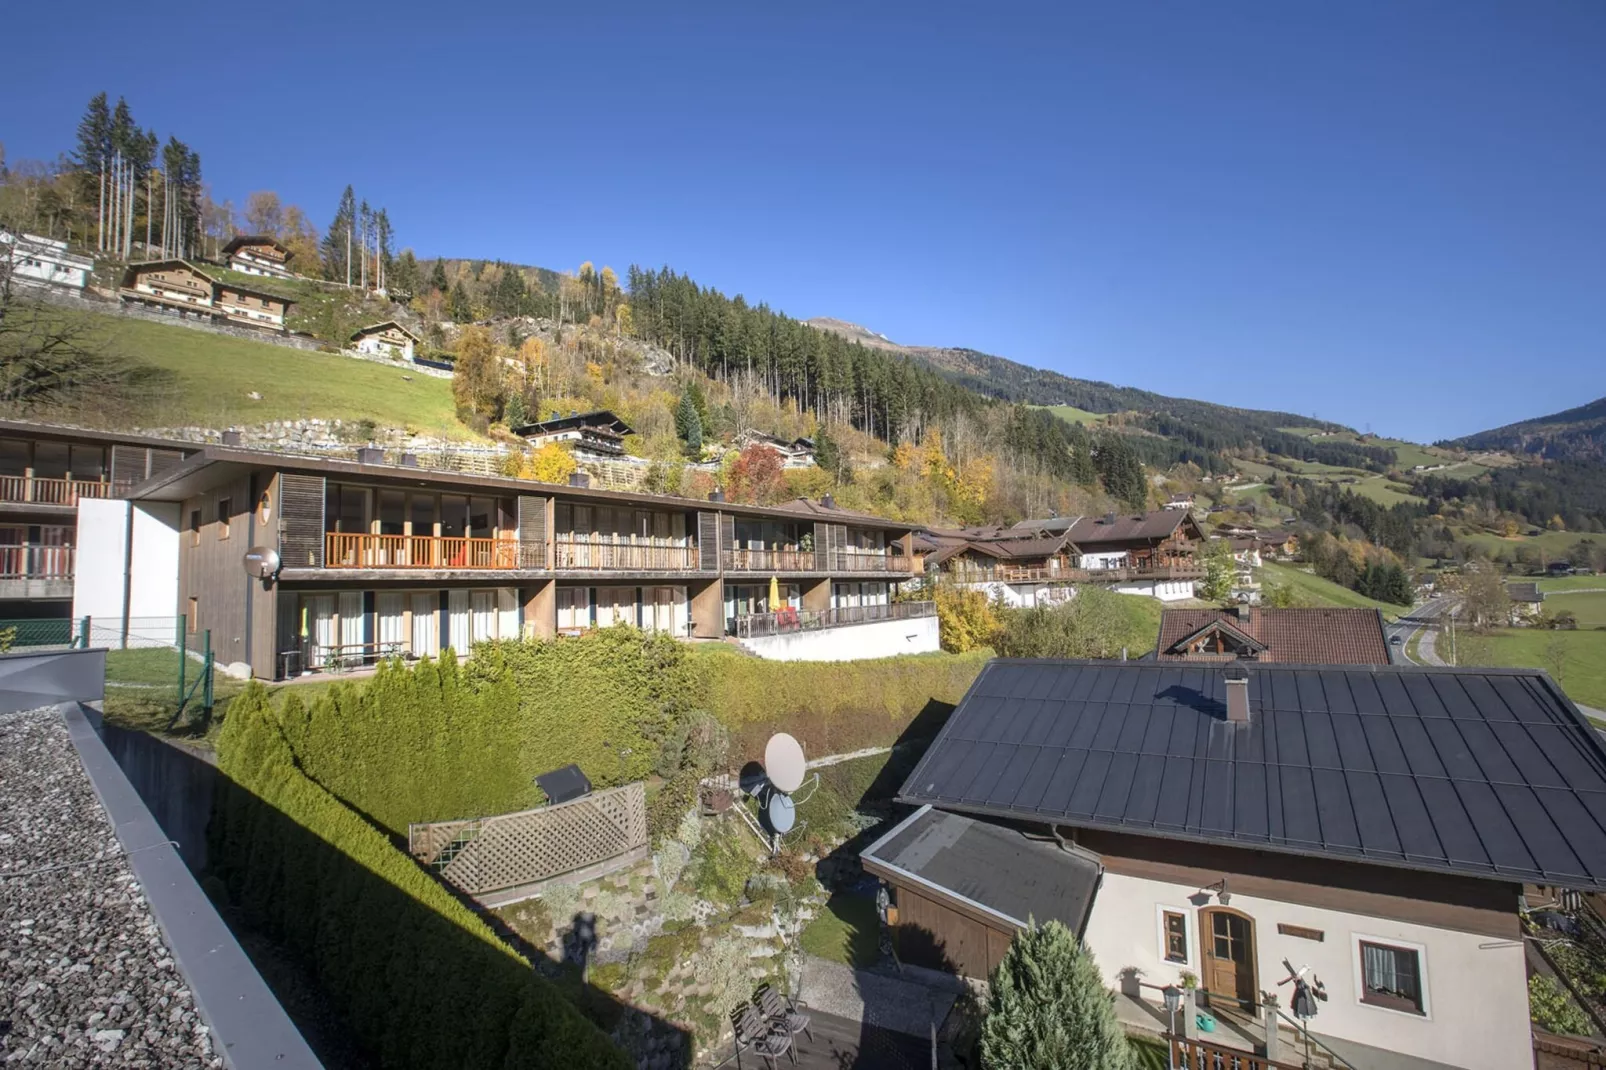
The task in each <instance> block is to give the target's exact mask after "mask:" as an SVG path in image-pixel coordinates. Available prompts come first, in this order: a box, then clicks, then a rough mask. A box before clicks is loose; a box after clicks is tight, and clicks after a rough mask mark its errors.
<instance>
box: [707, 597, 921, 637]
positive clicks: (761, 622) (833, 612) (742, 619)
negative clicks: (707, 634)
mask: <svg viewBox="0 0 1606 1070" xmlns="http://www.w3.org/2000/svg"><path fill="white" fill-rule="evenodd" d="M936 615H937V604H936V603H935V602H893V603H891V604H889V605H884V606H840V607H838V608H836V609H780V610H776V611H775V612H774V613H745V614H743V615H741V616H739V617H736V618H735V620H734V622H733V628H732V630H733V631H734V632H735V634H736V637H737V638H738V639H756V638H762V637H763V636H767V635H785V634H787V633H789V632H812V631H819V630H820V629H822V628H840V627H843V626H845V625H850V624H875V623H876V622H877V621H883V620H914V619H915V618H917V617H934V616H936Z"/></svg>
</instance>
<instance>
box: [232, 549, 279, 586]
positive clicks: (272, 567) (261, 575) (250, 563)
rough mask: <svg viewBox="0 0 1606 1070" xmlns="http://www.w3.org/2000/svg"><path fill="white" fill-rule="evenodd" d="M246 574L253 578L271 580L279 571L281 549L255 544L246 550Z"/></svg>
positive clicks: (244, 563) (244, 562)
mask: <svg viewBox="0 0 1606 1070" xmlns="http://www.w3.org/2000/svg"><path fill="white" fill-rule="evenodd" d="M241 563H242V564H243V565H245V574H246V575H247V576H250V577H251V578H252V579H258V580H271V579H272V578H273V577H274V576H276V575H278V573H279V551H277V550H275V549H273V548H272V547H270V546H253V547H251V549H249V550H247V551H246V552H245V559H244V561H242V562H241Z"/></svg>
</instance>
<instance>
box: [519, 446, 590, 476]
mask: <svg viewBox="0 0 1606 1070" xmlns="http://www.w3.org/2000/svg"><path fill="white" fill-rule="evenodd" d="M577 467H579V466H578V464H577V463H576V462H575V459H574V455H573V454H572V453H570V452H569V451H568V450H566V449H564V448H563V447H562V446H560V445H558V444H557V443H556V442H548V443H547V444H546V445H544V446H542V447H541V448H540V449H538V450H536V451H535V452H534V453H532V454H530V455H529V456H528V457H526V458H525V459H524V464H523V466H521V467H520V469H519V475H521V476H523V477H524V478H525V479H533V480H535V481H536V482H538V483H567V482H568V481H569V476H570V475H572V474H573V473H574V470H575V469H576V468H577Z"/></svg>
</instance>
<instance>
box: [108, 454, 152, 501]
mask: <svg viewBox="0 0 1606 1070" xmlns="http://www.w3.org/2000/svg"><path fill="white" fill-rule="evenodd" d="M145 472H146V469H145V450H144V449H143V448H141V447H139V446H113V447H112V485H113V486H115V487H117V488H118V489H119V490H127V489H128V488H129V487H132V486H133V485H134V484H136V483H141V482H143V481H144V479H145Z"/></svg>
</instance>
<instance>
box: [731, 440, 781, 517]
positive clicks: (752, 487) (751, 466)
mask: <svg viewBox="0 0 1606 1070" xmlns="http://www.w3.org/2000/svg"><path fill="white" fill-rule="evenodd" d="M781 468H782V464H781V456H780V454H778V453H776V452H775V451H774V450H772V449H768V448H766V447H764V446H760V445H757V444H755V445H752V446H749V447H747V448H746V449H745V450H743V451H742V452H741V454H740V455H739V456H737V458H736V463H735V464H734V465H732V466H731V470H730V482H729V486H728V487H727V489H728V491H729V492H730V496H731V500H732V501H737V502H748V503H751V504H754V505H771V504H773V503H775V502H777V501H779V500H780V499H781V497H782V495H783V494H784V493H785V490H786V482H785V480H784V479H783V478H782V477H781Z"/></svg>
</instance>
